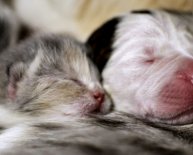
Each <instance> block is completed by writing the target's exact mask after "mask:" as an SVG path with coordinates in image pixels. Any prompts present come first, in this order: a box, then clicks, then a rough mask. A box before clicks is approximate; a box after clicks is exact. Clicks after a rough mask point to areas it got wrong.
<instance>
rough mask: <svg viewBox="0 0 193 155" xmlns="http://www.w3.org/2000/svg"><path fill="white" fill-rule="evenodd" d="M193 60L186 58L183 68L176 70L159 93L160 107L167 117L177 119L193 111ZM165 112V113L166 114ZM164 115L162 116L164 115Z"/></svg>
mask: <svg viewBox="0 0 193 155" xmlns="http://www.w3.org/2000/svg"><path fill="white" fill-rule="evenodd" d="M192 78H193V60H189V59H186V60H184V62H183V64H182V68H180V69H179V70H178V71H176V72H175V74H174V75H173V77H172V79H171V80H170V82H168V83H166V84H165V85H164V86H163V87H162V89H161V90H160V92H159V94H158V96H159V97H158V102H160V103H159V104H163V106H162V107H163V109H160V110H161V111H163V112H162V115H163V116H164V115H165V116H166V117H165V119H167V116H168V114H170V115H169V117H168V119H172V118H173V119H177V117H181V116H182V115H186V111H187V113H189V112H190V110H191V111H192V112H193V83H192V82H193V80H192ZM164 113H165V114H164ZM163 116H162V117H163Z"/></svg>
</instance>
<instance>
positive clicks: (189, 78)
mask: <svg viewBox="0 0 193 155" xmlns="http://www.w3.org/2000/svg"><path fill="white" fill-rule="evenodd" d="M181 66H182V67H181V68H180V69H179V70H178V71H177V74H176V77H177V79H179V80H181V81H183V82H188V83H192V84H193V61H192V60H186V61H185V62H184V63H183V64H182V65H181Z"/></svg>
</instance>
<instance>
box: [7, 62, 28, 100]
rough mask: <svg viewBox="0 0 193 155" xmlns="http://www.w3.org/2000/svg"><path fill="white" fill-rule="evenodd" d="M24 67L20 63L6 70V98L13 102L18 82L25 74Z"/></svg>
mask: <svg viewBox="0 0 193 155" xmlns="http://www.w3.org/2000/svg"><path fill="white" fill-rule="evenodd" d="M25 70H26V66H25V65H24V63H22V62H18V63H15V64H11V65H10V66H9V67H8V68H7V75H8V80H9V81H8V86H7V96H8V98H10V99H12V100H14V99H15V97H16V92H17V85H18V82H19V81H20V80H21V79H22V78H23V76H24V74H25Z"/></svg>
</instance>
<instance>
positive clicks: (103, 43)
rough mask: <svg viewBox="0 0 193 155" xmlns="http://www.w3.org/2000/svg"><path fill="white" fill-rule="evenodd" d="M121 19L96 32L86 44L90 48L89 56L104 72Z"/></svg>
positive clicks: (106, 24)
mask: <svg viewBox="0 0 193 155" xmlns="http://www.w3.org/2000/svg"><path fill="white" fill-rule="evenodd" d="M119 21H120V18H113V19H111V20H109V21H107V22H106V23H105V24H103V25H102V26H101V27H99V28H98V29H97V30H95V31H94V32H93V33H92V34H91V36H90V37H89V39H88V40H87V42H86V45H87V46H88V48H89V51H88V56H89V57H90V58H91V60H92V61H93V62H94V63H95V64H96V66H97V67H98V69H99V71H100V72H102V70H103V68H104V66H105V64H106V63H107V61H108V59H109V57H110V55H111V52H112V50H113V49H112V44H113V40H114V35H115V31H116V27H117V25H118V23H119Z"/></svg>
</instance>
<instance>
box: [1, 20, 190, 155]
mask: <svg viewBox="0 0 193 155" xmlns="http://www.w3.org/2000/svg"><path fill="white" fill-rule="evenodd" d="M0 20H1V19H0ZM3 20H5V19H3ZM0 23H1V22H0ZM6 34H7V33H6ZM86 50H87V49H86V48H85V47H84V46H83V45H82V44H81V43H79V42H77V41H76V40H75V39H73V38H72V37H69V36H58V35H42V36H40V37H35V38H33V39H30V40H28V41H25V42H23V43H22V44H21V45H18V46H17V47H15V48H10V49H8V50H6V51H2V52H1V55H0V67H1V70H0V71H1V72H0V74H1V77H4V78H2V80H1V82H3V83H4V85H3V87H2V90H4V89H7V91H5V90H4V91H5V94H7V93H8V94H7V96H8V99H6V101H4V100H3V101H1V103H2V105H1V106H0V154H1V155H53V154H56V155H63V154H67V155H77V154H78V155H109V154H111V155H128V154H131V155H133V154H136V155H142V154H143V155H154V154H158V155H159V154H160V155H162V154H164V155H171V154H175V155H192V154H193V150H192V125H184V126H170V125H164V124H159V123H151V122H147V120H140V119H138V118H135V117H134V116H132V115H128V114H127V113H123V112H112V113H110V114H107V115H101V114H99V113H98V114H94V113H92V112H97V111H95V110H96V109H97V107H95V106H96V103H95V102H96V101H95V100H94V99H93V97H92V95H91V94H90V93H91V92H92V91H93V90H96V89H97V90H98V89H100V90H102V87H101V85H100V83H99V77H98V73H97V70H96V68H95V67H94V65H93V64H92V62H91V61H90V60H89V59H88V58H87V57H86ZM4 98H6V95H4ZM108 103H109V102H108V98H107V97H106V98H105V101H104V103H103V104H104V105H108ZM104 105H102V109H103V108H104V109H103V111H102V112H105V111H106V110H108V109H109V106H107V107H103V106H104ZM97 110H98V109H97ZM100 110H101V109H100Z"/></svg>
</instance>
